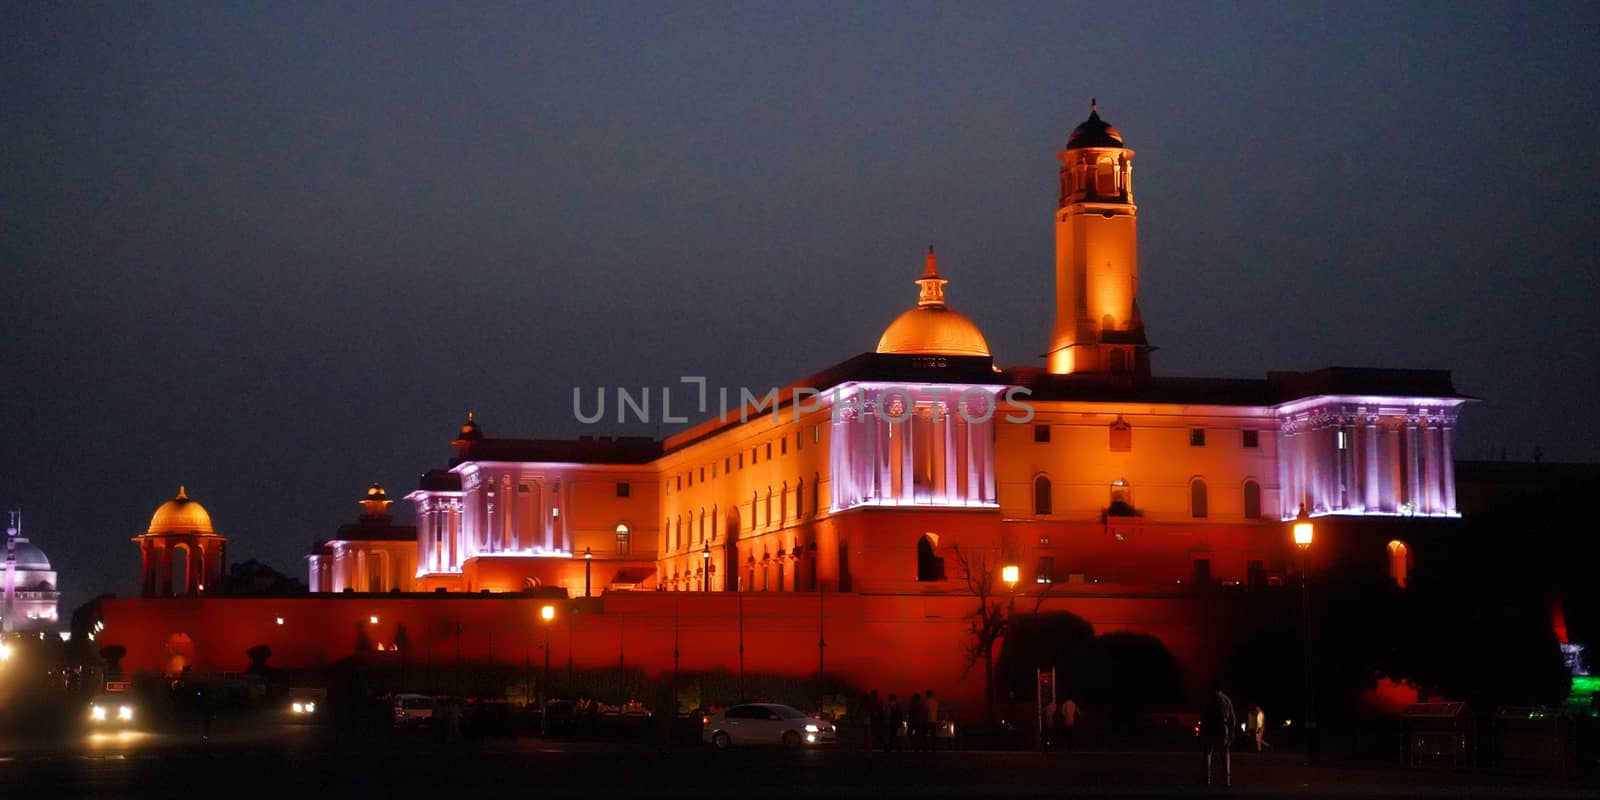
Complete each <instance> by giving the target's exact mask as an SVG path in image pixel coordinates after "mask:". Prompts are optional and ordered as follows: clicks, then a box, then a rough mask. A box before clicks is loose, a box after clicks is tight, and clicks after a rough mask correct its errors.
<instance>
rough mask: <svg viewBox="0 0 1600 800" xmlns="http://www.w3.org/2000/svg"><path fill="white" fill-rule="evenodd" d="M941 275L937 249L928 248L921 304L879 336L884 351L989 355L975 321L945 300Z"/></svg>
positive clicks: (986, 343)
mask: <svg viewBox="0 0 1600 800" xmlns="http://www.w3.org/2000/svg"><path fill="white" fill-rule="evenodd" d="M946 283H948V281H946V280H944V279H943V278H940V277H939V267H938V262H937V261H936V260H935V259H934V255H933V248H931V247H930V248H928V266H927V268H925V269H924V270H923V272H922V278H921V279H920V280H918V281H917V285H918V286H920V287H922V293H921V295H920V296H919V297H918V299H917V307H916V308H913V309H911V310H910V311H907V312H905V313H904V314H901V315H900V316H899V317H897V318H896V319H895V321H894V322H891V323H889V327H888V328H887V329H885V330H884V332H883V336H881V337H879V338H878V352H880V353H912V354H920V355H937V356H987V355H989V342H988V341H987V340H985V339H984V338H983V332H982V331H980V330H978V326H977V325H976V324H974V323H973V321H972V320H970V319H967V316H966V315H965V314H962V313H961V312H959V311H956V310H955V309H952V308H950V307H949V306H947V305H945V303H944V285H945V284H946Z"/></svg>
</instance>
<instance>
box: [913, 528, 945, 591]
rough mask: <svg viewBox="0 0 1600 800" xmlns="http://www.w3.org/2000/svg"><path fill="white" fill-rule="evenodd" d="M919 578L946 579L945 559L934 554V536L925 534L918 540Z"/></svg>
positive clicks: (924, 579)
mask: <svg viewBox="0 0 1600 800" xmlns="http://www.w3.org/2000/svg"><path fill="white" fill-rule="evenodd" d="M917 580H918V581H942V580H944V559H942V558H940V557H938V556H936V555H934V554H933V537H931V536H927V535H924V536H923V537H922V538H920V539H918V540H917Z"/></svg>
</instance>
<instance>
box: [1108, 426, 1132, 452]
mask: <svg viewBox="0 0 1600 800" xmlns="http://www.w3.org/2000/svg"><path fill="white" fill-rule="evenodd" d="M1132 449H1133V428H1132V426H1130V425H1128V423H1126V422H1123V421H1122V420H1117V421H1116V422H1114V423H1112V425H1111V452H1113V453H1126V452H1128V451H1129V450H1132Z"/></svg>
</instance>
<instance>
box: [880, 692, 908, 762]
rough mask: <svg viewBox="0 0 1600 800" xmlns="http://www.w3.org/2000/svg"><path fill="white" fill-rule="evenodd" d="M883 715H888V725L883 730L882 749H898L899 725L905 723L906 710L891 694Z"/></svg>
mask: <svg viewBox="0 0 1600 800" xmlns="http://www.w3.org/2000/svg"><path fill="white" fill-rule="evenodd" d="M885 716H887V717H888V723H889V724H888V726H887V727H886V728H885V730H884V732H883V737H884V738H883V749H884V750H886V751H887V750H895V751H897V752H898V751H899V750H900V727H901V726H902V725H904V724H905V721H906V712H905V711H904V710H903V709H901V708H900V701H899V699H897V698H896V697H895V696H894V695H893V694H891V695H889V708H888V711H887V713H886V714H885Z"/></svg>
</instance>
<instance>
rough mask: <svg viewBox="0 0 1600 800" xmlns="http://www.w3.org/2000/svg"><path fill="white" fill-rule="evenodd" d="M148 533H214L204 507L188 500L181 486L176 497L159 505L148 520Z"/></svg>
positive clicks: (209, 517)
mask: <svg viewBox="0 0 1600 800" xmlns="http://www.w3.org/2000/svg"><path fill="white" fill-rule="evenodd" d="M148 532H149V533H215V531H213V530H212V529H211V515H210V514H207V513H206V509H205V507H204V506H202V505H200V504H199V503H197V502H195V501H193V500H190V499H189V495H188V494H186V493H185V492H184V489H183V487H182V486H179V487H178V496H177V497H174V498H172V499H171V500H168V501H167V502H165V503H162V504H161V507H160V508H158V509H156V513H155V516H152V517H151V518H150V530H149V531H148Z"/></svg>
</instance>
